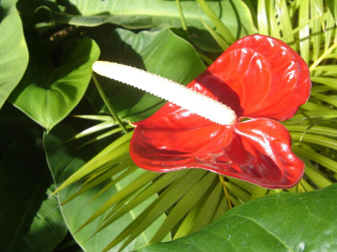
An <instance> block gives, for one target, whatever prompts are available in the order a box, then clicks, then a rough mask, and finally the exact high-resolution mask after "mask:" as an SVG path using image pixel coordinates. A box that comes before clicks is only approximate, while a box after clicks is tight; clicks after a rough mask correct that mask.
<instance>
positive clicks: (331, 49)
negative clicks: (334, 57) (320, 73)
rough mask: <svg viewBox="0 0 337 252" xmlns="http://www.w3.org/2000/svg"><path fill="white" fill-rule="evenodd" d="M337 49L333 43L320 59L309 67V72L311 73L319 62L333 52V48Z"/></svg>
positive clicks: (336, 45)
mask: <svg viewBox="0 0 337 252" xmlns="http://www.w3.org/2000/svg"><path fill="white" fill-rule="evenodd" d="M336 47H337V43H334V44H333V45H332V46H330V48H329V49H328V50H326V51H325V52H324V53H323V54H322V55H321V57H319V58H318V59H317V60H316V61H315V62H314V63H313V64H312V65H311V66H310V68H309V69H310V72H311V71H313V70H314V69H315V67H316V66H318V64H319V63H321V61H322V60H323V59H324V58H325V57H326V56H327V55H329V54H330V53H331V51H333V50H334V49H335V48H336Z"/></svg>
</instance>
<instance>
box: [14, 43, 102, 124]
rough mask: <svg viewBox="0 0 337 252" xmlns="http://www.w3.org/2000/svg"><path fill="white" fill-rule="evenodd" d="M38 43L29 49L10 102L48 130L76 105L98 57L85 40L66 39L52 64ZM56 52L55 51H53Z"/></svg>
mask: <svg viewBox="0 0 337 252" xmlns="http://www.w3.org/2000/svg"><path fill="white" fill-rule="evenodd" d="M47 48H49V47H47V46H46V44H45V43H42V42H40V41H38V42H35V43H34V44H32V45H30V46H29V50H30V53H31V59H30V62H29V65H28V69H27V71H26V73H25V75H24V77H23V79H22V80H21V82H20V84H19V85H18V86H17V88H16V89H15V90H14V91H13V93H12V94H11V96H10V101H11V102H12V103H13V104H14V105H15V106H16V107H18V108H19V109H20V110H22V111H23V112H24V113H26V114H27V115H28V116H29V117H31V118H32V119H33V120H34V121H36V122H37V123H39V124H40V125H42V126H43V127H44V128H46V129H47V130H48V131H49V130H51V129H52V128H53V127H54V126H55V125H56V124H57V123H58V122H60V121H61V120H62V119H64V118H65V117H66V116H67V115H68V114H69V113H70V111H71V110H72V109H73V108H74V107H75V106H76V105H77V104H78V102H79V101H80V100H81V98H82V97H83V95H84V92H85V91H86V89H87V86H88V84H89V81H90V78H91V72H92V70H91V65H92V64H93V62H94V61H96V60H97V59H98V57H99V54H100V50H99V48H98V46H97V44H96V43H95V42H94V41H93V40H91V39H89V38H83V39H82V40H80V41H76V40H72V39H71V40H67V41H66V42H64V44H63V46H62V47H61V48H57V49H58V50H63V54H62V55H61V57H60V58H59V59H57V60H58V61H59V62H58V61H57V62H56V63H55V62H54V63H52V60H53V59H52V53H54V54H55V51H53V52H52V51H49V49H48V51H47V52H46V51H43V50H46V49H47ZM53 49H54V50H56V48H53Z"/></svg>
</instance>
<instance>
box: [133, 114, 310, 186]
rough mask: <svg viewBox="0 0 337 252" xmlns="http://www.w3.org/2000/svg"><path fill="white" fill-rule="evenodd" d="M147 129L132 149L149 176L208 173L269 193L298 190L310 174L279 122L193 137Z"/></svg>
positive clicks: (196, 132) (139, 131) (140, 130)
mask: <svg viewBox="0 0 337 252" xmlns="http://www.w3.org/2000/svg"><path fill="white" fill-rule="evenodd" d="M147 126H148V125H146V124H145V125H144V124H139V125H138V126H137V128H136V130H135V133H134V136H133V138H132V142H131V148H130V154H131V156H132V158H133V160H134V161H135V163H136V164H137V165H138V166H139V167H141V168H144V169H147V170H151V171H157V172H168V171H173V170H179V169H183V168H203V169H207V170H210V171H214V172H217V173H219V174H223V175H227V176H232V177H236V178H239V179H242V180H245V181H248V182H251V183H254V184H258V185H260V186H262V187H267V188H289V187H292V186H294V185H295V184H296V183H297V182H298V181H299V180H300V178H301V177H302V175H303V172H304V163H303V162H302V161H301V160H300V159H298V158H297V157H296V156H295V155H294V154H293V152H292V151H291V148H290V147H291V140H290V136H289V133H288V131H287V130H286V129H285V128H284V127H283V126H282V125H281V124H280V123H278V122H275V121H273V120H269V119H256V120H251V121H247V122H244V123H240V124H237V125H235V126H233V127H218V126H217V125H215V124H214V125H213V126H211V125H209V126H207V127H205V128H195V129H192V130H191V132H189V131H186V130H178V129H175V127H172V129H171V130H170V129H168V128H165V127H161V128H160V129H158V128H155V127H154V128H152V129H151V128H148V127H147ZM208 134H214V137H213V138H210V136H209V135H208ZM195 147H197V148H195Z"/></svg>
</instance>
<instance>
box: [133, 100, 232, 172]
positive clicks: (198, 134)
mask: <svg viewBox="0 0 337 252" xmlns="http://www.w3.org/2000/svg"><path fill="white" fill-rule="evenodd" d="M136 125H137V127H136V129H135V130H134V134H133V137H132V139H131V145H130V155H131V157H132V159H133V160H134V162H135V163H136V164H137V165H138V166H139V167H141V168H144V169H147V170H152V171H157V172H167V171H172V170H178V169H182V168H187V167H191V166H197V165H198V164H200V162H201V163H203V162H212V158H214V157H213V153H215V152H216V151H217V150H218V149H220V148H222V146H226V145H228V144H229V143H230V141H231V140H232V135H233V130H232V128H231V127H226V126H220V125H217V124H215V123H212V122H210V121H209V120H207V119H204V118H202V117H200V116H198V115H195V114H193V113H191V112H189V111H187V110H185V109H181V108H180V107H178V106H176V105H174V104H171V103H166V104H165V105H164V106H163V107H162V108H161V109H160V110H158V111H157V112H156V114H154V115H153V116H151V117H149V118H148V119H146V120H143V121H141V122H138V123H137V124H136ZM214 151H215V152H214Z"/></svg>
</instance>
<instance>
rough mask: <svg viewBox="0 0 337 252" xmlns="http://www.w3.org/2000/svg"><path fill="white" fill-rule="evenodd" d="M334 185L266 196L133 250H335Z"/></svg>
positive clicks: (336, 194)
mask: <svg viewBox="0 0 337 252" xmlns="http://www.w3.org/2000/svg"><path fill="white" fill-rule="evenodd" d="M336 207H337V185H336V184H335V185H332V186H330V187H327V188H325V189H323V190H318V191H313V192H309V193H304V194H291V193H282V194H274V195H269V196H266V197H263V198H259V199H257V200H254V201H251V202H249V203H246V204H244V205H241V206H238V207H235V208H233V209H232V210H230V211H228V212H227V213H226V214H225V215H224V216H223V217H221V218H220V219H219V220H217V221H215V222H214V223H212V224H210V225H209V226H207V227H206V228H204V229H202V230H200V231H198V232H197V233H195V234H191V235H188V236H186V237H184V238H181V239H177V240H175V241H172V242H167V243H158V244H153V245H150V246H147V247H144V248H142V249H139V250H137V251H139V252H150V251H162V252H165V251H167V252H168V251H187V250H188V251H261V252H264V251H266V252H269V251H336V250H337V242H336V238H335V235H334V234H335V233H336V231H337V225H336V222H337V216H336V214H335V209H336Z"/></svg>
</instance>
